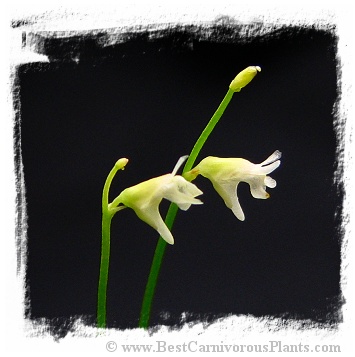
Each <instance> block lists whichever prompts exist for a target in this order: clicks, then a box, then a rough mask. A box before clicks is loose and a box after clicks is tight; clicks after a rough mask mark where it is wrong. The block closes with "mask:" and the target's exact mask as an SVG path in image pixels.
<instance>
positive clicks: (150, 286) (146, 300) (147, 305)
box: [139, 89, 234, 329]
mask: <svg viewBox="0 0 355 357" xmlns="http://www.w3.org/2000/svg"><path fill="white" fill-rule="evenodd" d="M233 94H234V91H233V90H231V89H228V92H227V94H226V95H225V97H224V98H223V100H222V102H221V104H220V105H219V107H218V108H217V110H216V112H215V113H214V114H213V116H212V118H211V119H210V121H209V122H208V124H207V126H206V127H205V129H204V130H203V131H202V133H201V135H200V137H199V138H198V139H197V141H196V143H195V145H194V147H193V148H192V151H191V153H190V155H189V158H188V160H187V162H186V164H185V166H184V169H183V172H182V173H185V172H187V171H190V170H191V169H192V167H193V165H194V163H195V161H196V158H197V156H198V154H199V153H200V151H201V149H202V147H203V145H204V144H205V142H206V140H207V139H208V137H209V135H210V134H211V132H212V131H213V129H214V127H215V126H216V124H217V123H218V121H219V119H220V118H221V116H222V115H223V113H224V111H225V109H226V108H227V106H228V104H229V102H230V101H231V99H232V97H233ZM177 211H178V208H177V206H176V205H175V204H173V203H172V204H170V207H169V210H168V213H167V215H166V218H165V223H166V225H167V227H168V228H169V229H170V230H171V228H172V226H173V224H174V221H175V217H176V213H177ZM165 248H166V242H165V241H164V240H163V239H162V238H161V237H159V240H158V243H157V247H156V249H155V253H154V257H153V262H152V265H151V268H150V272H149V276H148V281H147V285H146V288H145V292H144V297H143V303H142V308H141V314H140V320H139V327H141V328H145V329H146V328H148V326H149V320H150V312H151V308H152V302H153V298H154V293H155V288H156V284H157V281H158V277H159V272H160V268H161V263H162V261H163V257H164V253H165Z"/></svg>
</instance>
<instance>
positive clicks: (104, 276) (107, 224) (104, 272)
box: [97, 160, 125, 328]
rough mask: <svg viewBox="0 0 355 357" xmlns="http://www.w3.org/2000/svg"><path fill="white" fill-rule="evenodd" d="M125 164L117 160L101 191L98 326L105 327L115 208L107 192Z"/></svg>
mask: <svg viewBox="0 0 355 357" xmlns="http://www.w3.org/2000/svg"><path fill="white" fill-rule="evenodd" d="M124 165H125V164H123V165H122V162H120V160H119V161H117V163H116V164H115V166H114V167H113V169H112V170H111V172H110V173H109V175H108V176H107V179H106V182H105V185H104V189H103V192H102V241H101V262H100V277H99V287H98V296H97V326H98V327H100V328H105V327H106V293H107V282H108V270H109V263H110V228H111V220H112V217H113V216H114V214H115V213H116V211H117V209H113V210H112V209H110V208H109V203H108V194H109V189H110V186H111V182H112V179H113V178H114V176H115V175H116V173H117V171H118V170H120V169H123V167H124Z"/></svg>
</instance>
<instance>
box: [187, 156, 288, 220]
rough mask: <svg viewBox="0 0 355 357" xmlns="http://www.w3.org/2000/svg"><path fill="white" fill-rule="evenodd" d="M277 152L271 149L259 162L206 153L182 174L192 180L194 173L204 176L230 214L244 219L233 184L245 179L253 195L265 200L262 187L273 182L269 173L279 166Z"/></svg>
mask: <svg viewBox="0 0 355 357" xmlns="http://www.w3.org/2000/svg"><path fill="white" fill-rule="evenodd" d="M280 158H281V152H280V151H275V152H274V153H273V154H272V155H271V156H269V157H268V158H267V159H266V160H265V161H263V162H262V163H261V164H253V163H252V162H250V161H248V160H245V159H241V158H219V157H213V156H209V157H206V158H205V159H203V160H202V161H201V162H200V163H199V164H198V165H197V166H196V167H195V168H194V169H192V170H191V171H190V172H188V173H187V174H186V177H188V179H191V180H192V179H194V178H195V177H196V176H197V175H198V174H201V175H202V176H204V177H206V178H208V179H209V180H210V181H211V182H212V184H213V187H214V188H215V190H216V191H217V192H218V194H219V195H220V196H221V197H222V198H223V200H224V202H225V204H226V206H227V207H228V208H230V209H231V210H232V211H233V213H234V215H235V216H236V217H237V218H238V219H240V220H241V221H244V219H245V216H244V213H243V210H242V208H241V206H240V204H239V200H238V196H237V187H238V184H239V182H246V183H248V184H249V186H250V192H251V194H252V196H253V197H254V198H261V199H266V198H269V197H270V195H269V194H268V193H267V192H266V187H270V188H274V187H275V186H276V181H275V180H274V179H272V178H271V177H269V176H266V175H267V174H269V173H270V172H272V171H274V170H275V169H276V168H277V167H279V165H280V160H279V159H280Z"/></svg>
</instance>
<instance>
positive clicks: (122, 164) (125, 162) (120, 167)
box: [115, 158, 128, 170]
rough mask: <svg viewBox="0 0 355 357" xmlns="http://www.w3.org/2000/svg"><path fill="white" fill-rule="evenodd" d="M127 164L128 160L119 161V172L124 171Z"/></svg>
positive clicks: (117, 165)
mask: <svg viewBox="0 0 355 357" xmlns="http://www.w3.org/2000/svg"><path fill="white" fill-rule="evenodd" d="M127 163H128V159H126V158H122V159H119V160H118V161H117V162H116V163H115V166H116V168H117V170H123V169H124V167H125V166H126V165H127Z"/></svg>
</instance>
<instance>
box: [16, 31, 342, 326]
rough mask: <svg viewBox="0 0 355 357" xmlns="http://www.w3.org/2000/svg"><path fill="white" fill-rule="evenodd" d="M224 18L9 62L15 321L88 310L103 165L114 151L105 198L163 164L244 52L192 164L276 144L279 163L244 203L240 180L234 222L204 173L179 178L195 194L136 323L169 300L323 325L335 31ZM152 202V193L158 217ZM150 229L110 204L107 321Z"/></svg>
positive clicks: (172, 313) (184, 143)
mask: <svg viewBox="0 0 355 357" xmlns="http://www.w3.org/2000/svg"><path fill="white" fill-rule="evenodd" d="M242 29H244V30H245V28H242ZM240 30H241V28H240V27H237V26H234V27H233V26H215V27H211V28H209V29H201V28H197V27H193V26H192V27H190V28H180V27H176V28H170V29H167V30H165V31H160V32H156V33H155V36H153V37H152V36H149V33H148V32H143V33H140V34H138V33H130V34H128V35H127V36H126V38H125V39H124V41H123V42H122V43H113V44H112V45H110V46H102V43H100V41H99V39H102V38H103V37H104V35H105V34H103V33H102V34H99V35H96V36H77V37H74V38H73V37H72V38H69V39H65V38H64V39H63V38H62V39H57V38H54V37H53V38H50V37H47V38H41V41H39V40H38V43H40V44H41V46H39V47H38V48H39V52H41V53H45V54H47V55H48V56H49V58H50V60H51V63H49V64H39V63H37V64H31V65H25V66H21V67H20V68H19V70H18V82H17V83H18V85H19V93H20V95H19V103H20V108H21V110H20V119H21V121H20V120H18V122H17V125H18V126H19V127H20V128H21V145H22V147H21V149H22V157H23V164H24V177H25V188H26V200H27V214H28V242H27V244H28V261H27V273H26V283H27V297H28V298H29V302H30V303H29V307H28V309H27V317H28V318H31V319H37V318H42V317H45V318H47V319H49V320H48V321H49V322H50V324H51V325H52V326H56V327H58V326H59V325H61V324H64V325H65V324H68V319H69V318H70V317H73V316H84V317H85V319H86V321H87V323H88V324H94V323H95V318H96V316H95V315H96V302H97V284H98V274H99V263H100V245H101V194H102V188H103V184H104V182H105V179H106V176H107V174H108V173H109V171H110V170H111V168H112V167H113V165H114V163H115V162H116V160H117V159H119V158H120V157H127V158H129V160H130V162H129V164H128V166H127V168H126V170H125V171H121V172H119V173H118V174H117V176H116V178H115V180H114V182H113V184H112V187H111V194H110V198H111V199H113V198H114V197H116V195H117V194H119V192H120V191H121V190H123V189H124V188H126V187H128V186H131V185H133V184H136V183H138V182H141V181H143V180H146V179H149V178H151V177H154V176H159V175H162V174H165V173H168V172H171V170H172V169H173V167H174V165H175V163H176V161H177V159H178V158H179V157H180V156H182V155H185V154H188V153H189V152H190V150H191V148H192V146H193V144H194V143H195V141H196V139H197V138H198V136H199V134H200V132H201V131H202V129H203V128H204V126H205V125H206V123H207V122H208V120H209V119H210V117H211V116H212V114H213V113H214V111H215V110H216V108H217V107H218V105H219V103H220V101H221V100H222V98H223V97H224V95H225V93H226V91H227V89H228V85H229V83H230V82H231V80H232V79H233V78H234V77H235V75H236V74H237V73H238V72H239V71H241V70H242V69H244V68H245V67H247V66H249V65H259V66H260V67H261V68H262V72H261V73H259V74H258V75H257V77H256V78H255V79H254V80H253V81H252V82H251V83H250V84H249V85H248V86H247V87H246V88H244V89H243V90H242V91H241V92H240V93H236V94H235V95H234V97H233V99H232V101H231V103H230V105H229V107H228V108H227V110H226V112H225V114H224V116H223V117H222V119H221V121H220V122H219V124H218V125H217V127H216V129H215V130H214V132H213V133H212V135H211V137H210V139H209V140H208V141H207V143H206V145H205V146H204V148H203V150H202V151H201V154H200V156H199V158H198V160H197V162H199V161H200V160H201V159H202V158H204V157H205V156H208V155H213V156H220V157H243V158H246V159H248V160H250V161H252V162H254V163H259V162H261V161H263V160H264V159H266V157H268V156H269V155H270V154H271V153H272V152H273V151H274V150H276V149H278V150H280V151H282V153H283V156H282V164H281V166H280V167H279V168H278V169H277V170H276V171H275V172H273V174H271V176H272V177H273V178H275V179H276V180H277V183H278V185H277V187H276V188H275V189H268V191H269V193H270V194H271V197H270V199H268V200H256V199H253V198H252V197H251V195H250V192H249V187H248V186H247V185H246V184H241V185H240V186H239V199H240V202H241V206H242V208H243V210H244V212H245V216H246V220H245V221H244V222H240V221H238V220H237V219H236V218H235V217H234V215H233V214H232V212H231V211H230V210H229V209H228V208H227V207H226V206H225V205H224V203H223V201H222V199H221V198H220V197H219V196H218V194H217V193H216V192H215V191H214V190H213V188H212V185H211V183H210V182H209V181H208V180H206V179H204V178H203V177H198V179H197V180H196V181H194V183H196V184H197V185H198V186H199V188H201V189H202V191H203V192H204V195H203V196H202V197H201V198H202V200H203V201H204V205H202V206H192V207H191V208H190V210H189V211H187V212H182V211H179V212H178V215H177V219H176V221H175V225H174V228H173V235H174V237H175V245H174V246H168V247H167V250H166V255H165V259H164V261H163V265H162V271H161V275H160V279H159V281H158V286H157V291H156V296H155V301H154V306H153V311H152V320H151V323H152V325H159V324H167V325H177V324H179V323H180V322H181V321H180V317H181V314H182V313H183V312H187V313H188V314H187V315H188V318H187V321H201V320H205V321H206V320H207V321H211V320H213V319H214V318H215V317H220V316H226V315H228V314H236V315H242V314H251V315H254V316H266V315H271V316H283V317H285V318H296V319H308V320H310V321H313V322H319V323H322V324H330V325H334V324H336V323H337V322H339V320H340V319H341V318H340V317H339V306H340V301H341V295H340V287H339V279H340V239H341V232H340V221H339V218H338V217H339V214H340V213H341V204H342V190H341V187H340V188H339V187H338V188H337V187H336V186H335V185H334V184H333V181H334V172H335V170H336V167H337V166H336V165H337V154H336V147H337V142H336V135H335V130H334V126H333V120H334V104H335V103H336V100H337V72H336V66H337V60H336V43H337V42H336V41H337V39H336V36H335V35H334V31H333V30H332V29H329V30H316V29H312V28H284V29H282V30H278V31H275V32H274V33H271V34H269V35H264V36H263V35H260V36H253V37H252V38H250V39H249V40H246V39H243V37H242V36H240ZM207 34H209V36H207ZM211 34H212V35H211ZM18 149H19V148H18ZM167 207H168V202H167V201H164V202H163V203H162V204H161V211H162V214H163V215H164V212H165V211H166V209H167ZM157 238H158V235H157V233H156V232H155V231H154V230H153V229H152V228H151V227H149V226H148V225H147V224H145V223H143V222H142V221H140V220H139V219H138V218H137V217H136V215H135V214H134V212H133V211H132V210H128V209H127V210H124V211H122V212H119V213H118V214H117V215H116V216H115V217H114V219H113V224H112V230H111V264H110V272H109V287H108V301H107V304H108V305H107V309H108V326H109V327H116V328H128V327H129V328H131V327H136V326H137V324H138V318H139V312H140V306H141V301H142V297H143V293H144V288H145V284H146V280H147V276H148V272H149V268H150V264H151V261H152V257H153V254H154V249H155V246H156V243H157ZM69 324H70V323H69Z"/></svg>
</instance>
